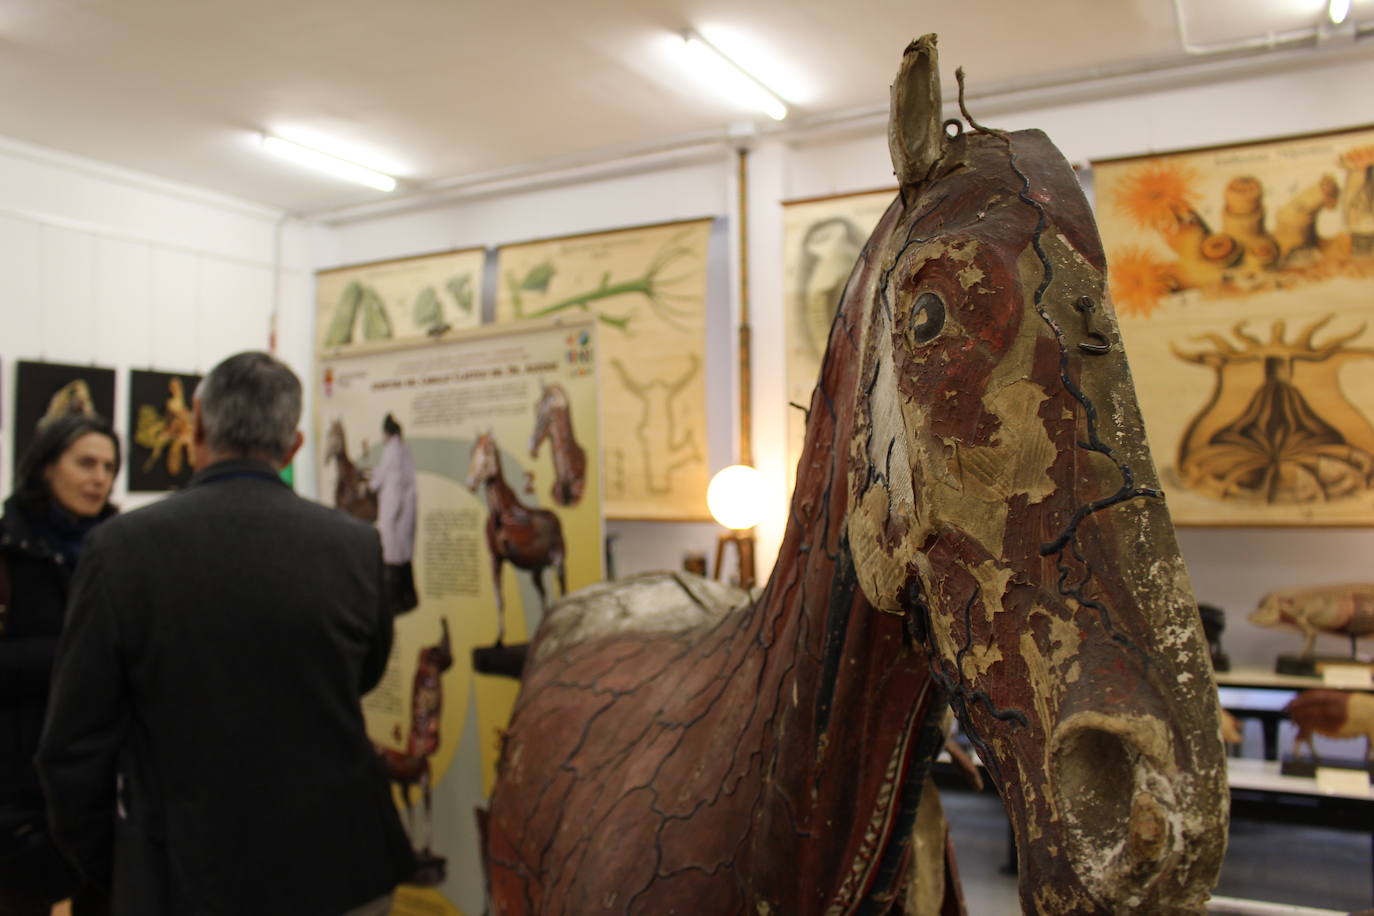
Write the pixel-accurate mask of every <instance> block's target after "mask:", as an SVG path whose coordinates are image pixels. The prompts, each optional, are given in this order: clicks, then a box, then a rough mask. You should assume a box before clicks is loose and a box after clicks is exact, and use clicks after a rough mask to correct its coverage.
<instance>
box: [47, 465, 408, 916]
mask: <svg viewBox="0 0 1374 916" xmlns="http://www.w3.org/2000/svg"><path fill="white" fill-rule="evenodd" d="M390 644H391V617H390V614H389V612H388V611H387V605H386V602H385V600H384V595H383V591H382V555H381V550H380V546H379V543H378V540H377V535H376V532H375V531H373V529H372V528H370V527H368V526H367V525H365V524H363V523H361V522H358V521H356V520H354V519H350V518H348V517H346V516H344V515H343V514H342V513H340V512H337V511H335V510H330V509H326V508H324V507H322V506H319V505H316V504H315V503H311V502H309V501H307V500H304V499H301V498H299V497H297V496H296V495H295V494H294V493H292V492H291V490H290V489H289V488H288V487H287V486H286V485H285V484H283V483H282V482H281V480H280V479H279V478H278V477H277V475H276V474H275V473H273V471H272V469H271V468H270V467H268V466H267V465H266V464H262V463H259V462H254V461H226V462H220V463H218V464H215V465H213V466H211V467H209V468H206V469H204V470H202V471H201V472H199V473H197V474H196V476H195V477H194V478H193V479H192V481H191V483H190V485H189V486H188V488H187V489H186V490H185V491H184V492H182V493H180V494H177V495H175V496H173V497H171V498H169V499H167V500H165V501H163V502H161V503H158V504H155V505H152V506H149V507H147V508H144V509H139V510H137V511H134V512H129V513H127V514H125V515H122V516H120V517H118V518H116V519H114V520H113V521H110V522H107V523H106V524H104V525H102V526H101V527H100V528H98V529H96V531H95V532H94V534H93V535H92V536H91V537H90V538H89V540H88V541H87V546H86V549H85V552H84V554H83V556H82V560H81V564H80V569H79V570H78V572H77V575H76V578H75V581H74V583H73V593H72V599H71V604H70V606H69V616H68V620H67V625H66V628H65V630H64V632H63V635H62V641H61V646H60V648H59V651H58V660H57V670H56V675H55V679H54V684H53V694H52V699H51V703H50V706H49V710H48V718H47V723H46V726H45V729H44V733H43V738H42V743H41V746H40V749H39V754H38V767H39V774H40V776H41V777H42V779H43V782H44V786H45V789H46V791H47V796H48V799H49V813H50V817H51V821H52V825H53V830H54V835H55V836H56V838H57V840H58V842H59V843H60V844H62V845H63V846H64V847H65V849H66V850H67V852H68V853H69V854H70V855H72V856H73V857H74V858H75V859H76V860H77V862H78V864H79V865H80V866H81V867H82V869H83V870H85V871H86V872H87V873H89V874H92V875H95V876H102V875H104V876H108V875H111V874H112V876H113V882H114V891H115V910H114V911H115V913H116V914H129V916H133V914H137V916H157V914H164V913H165V914H176V916H197V914H210V913H215V914H220V913H223V914H247V913H252V914H261V916H269V914H277V913H280V914H283V916H286V914H289V916H309V914H320V916H337V914H339V913H342V912H343V911H345V910H347V909H349V908H350V907H353V906H357V905H359V904H362V903H365V902H367V901H368V900H371V899H373V898H375V897H378V896H381V895H382V894H385V893H386V892H387V891H389V890H390V889H391V888H392V887H393V886H395V885H396V884H397V883H398V882H399V881H400V880H402V879H403V878H404V877H405V876H407V875H408V874H409V873H410V872H411V870H412V869H413V867H414V862H413V857H412V854H411V851H410V846H409V843H408V842H407V840H406V837H405V834H404V831H403V830H402V828H401V824H400V820H399V818H398V816H397V813H396V809H395V806H394V805H393V803H392V800H391V794H390V789H389V787H388V784H387V782H386V778H385V776H384V774H383V772H382V769H381V766H380V763H379V761H378V758H377V756H376V754H375V753H374V751H373V748H372V745H371V743H370V742H369V740H368V738H367V735H366V733H365V731H364V728H363V717H362V713H361V711H360V708H359V698H360V696H361V695H362V694H363V693H365V692H366V691H368V690H369V689H371V688H372V687H373V686H374V685H375V684H376V683H377V681H378V679H379V678H380V677H381V674H382V671H383V670H384V668H385V666H386V659H387V652H388V650H389V648H390ZM117 781H118V786H119V788H118V791H116V782H117ZM112 834H113V835H112Z"/></svg>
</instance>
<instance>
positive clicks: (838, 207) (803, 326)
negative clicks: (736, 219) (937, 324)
mask: <svg viewBox="0 0 1374 916" xmlns="http://www.w3.org/2000/svg"><path fill="white" fill-rule="evenodd" d="M896 193H897V191H896V189H895V188H894V189H891V190H887V191H872V192H868V193H864V194H846V195H844V196H841V197H825V198H818V199H814V200H799V201H790V202H787V203H784V204H783V207H784V209H783V308H784V310H785V312H784V320H783V333H784V334H785V335H786V345H787V400H788V402H789V403H791V404H799V405H801V407H803V408H810V406H811V390H812V389H813V388H815V386H816V377H817V375H819V373H820V368H821V357H822V356H824V355H825V346H826V341H827V339H828V337H829V335H830V324H831V321H832V320H833V319H834V317H835V309H836V308H838V306H839V304H840V296H841V295H843V293H844V285H845V282H846V281H847V280H848V279H849V272H850V271H851V270H853V269H854V262H855V261H857V260H858V259H859V251H860V249H862V248H863V244H864V242H865V241H866V240H867V239H868V236H869V234H870V233H871V232H872V231H873V227H874V226H876V225H878V220H879V219H881V218H882V215H883V212H884V211H886V210H887V207H888V204H890V203H892V198H893V196H895V195H896ZM805 434H806V414H805V413H804V412H803V411H802V410H799V409H796V408H793V409H790V410H788V412H787V468H788V471H787V472H788V475H789V476H788V487H789V488H790V487H791V485H792V483H793V482H794V480H795V476H796V469H797V460H798V459H799V458H800V457H801V452H802V443H803V440H804V438H805Z"/></svg>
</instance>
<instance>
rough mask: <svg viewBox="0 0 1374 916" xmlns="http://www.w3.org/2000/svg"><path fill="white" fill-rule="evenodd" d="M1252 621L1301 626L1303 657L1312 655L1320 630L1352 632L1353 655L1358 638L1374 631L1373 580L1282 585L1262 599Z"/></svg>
mask: <svg viewBox="0 0 1374 916" xmlns="http://www.w3.org/2000/svg"><path fill="white" fill-rule="evenodd" d="M1250 622H1251V623H1257V624H1259V625H1260V626H1262V627H1279V626H1289V627H1294V628H1296V629H1298V630H1300V631H1301V632H1302V635H1303V642H1302V657H1303V658H1310V657H1311V656H1312V647H1313V644H1314V643H1315V642H1316V640H1317V634H1318V633H1331V634H1333V635H1337V636H1349V637H1350V654H1351V655H1354V654H1355V640H1356V639H1357V638H1359V637H1361V636H1368V635H1370V634H1371V633H1374V583H1368V582H1366V583H1362V584H1357V585H1318V586H1314V587H1310V588H1285V589H1280V590H1279V591H1276V592H1271V593H1269V594H1268V595H1265V596H1264V597H1263V598H1261V599H1260V605H1259V609H1258V610H1256V611H1255V613H1253V614H1251V615H1250Z"/></svg>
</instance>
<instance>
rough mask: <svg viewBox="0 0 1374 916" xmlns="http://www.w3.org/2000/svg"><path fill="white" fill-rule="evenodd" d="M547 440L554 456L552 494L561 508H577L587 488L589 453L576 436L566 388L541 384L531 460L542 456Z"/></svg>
mask: <svg viewBox="0 0 1374 916" xmlns="http://www.w3.org/2000/svg"><path fill="white" fill-rule="evenodd" d="M545 441H547V442H548V443H549V449H550V450H551V451H552V453H553V472H554V480H553V486H552V487H551V488H550V489H549V495H550V496H552V497H553V501H554V502H556V503H558V505H560V506H575V505H577V504H578V503H579V502H581V501H582V491H583V490H585V489H586V488H587V453H586V452H585V451H583V449H582V446H580V445H578V444H577V438H576V437H575V436H574V435H573V427H572V408H571V406H570V405H569V403H568V393H567V392H566V391H564V390H563V386H562V385H543V384H541V385H540V394H539V401H538V402H537V403H536V404H535V405H534V432H532V433H530V457H531V458H535V457H537V456H538V455H539V446H540V445H541V444H542V443H543V442H545Z"/></svg>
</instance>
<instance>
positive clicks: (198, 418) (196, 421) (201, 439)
mask: <svg viewBox="0 0 1374 916" xmlns="http://www.w3.org/2000/svg"><path fill="white" fill-rule="evenodd" d="M191 441H192V442H194V443H195V444H196V445H204V444H205V418H204V417H203V416H202V411H201V407H200V398H194V397H193V398H191Z"/></svg>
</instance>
